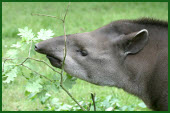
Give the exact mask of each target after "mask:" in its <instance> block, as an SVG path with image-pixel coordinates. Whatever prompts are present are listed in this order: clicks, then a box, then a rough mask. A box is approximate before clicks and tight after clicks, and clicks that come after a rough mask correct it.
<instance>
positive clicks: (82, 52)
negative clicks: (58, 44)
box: [77, 50, 88, 56]
mask: <svg viewBox="0 0 170 113" xmlns="http://www.w3.org/2000/svg"><path fill="white" fill-rule="evenodd" d="M77 52H80V54H81V55H82V56H87V55H88V52H87V51H86V50H77Z"/></svg>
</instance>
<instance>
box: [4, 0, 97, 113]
mask: <svg viewBox="0 0 170 113" xmlns="http://www.w3.org/2000/svg"><path fill="white" fill-rule="evenodd" d="M69 6H70V2H69V3H68V5H67V9H66V11H65V15H64V17H63V18H58V17H56V16H52V15H45V14H33V13H32V15H36V16H46V17H51V18H55V19H59V20H61V21H62V24H63V29H64V48H63V56H64V58H63V61H62V68H61V72H59V71H57V70H55V69H54V68H53V67H52V66H50V65H49V64H48V63H46V62H45V61H43V60H40V59H35V58H32V57H30V54H31V49H32V44H33V39H31V40H29V42H30V43H31V44H30V47H29V52H28V57H26V58H22V59H23V61H22V62H21V63H19V64H15V66H22V67H25V68H26V69H28V70H30V71H32V72H34V73H35V74H36V75H39V76H40V77H43V78H45V79H47V80H49V81H50V82H52V83H54V82H55V80H51V79H49V78H48V77H46V76H44V75H42V74H40V73H38V72H36V71H34V70H33V69H31V68H30V67H28V66H26V65H25V64H24V63H25V62H26V61H28V60H34V61H37V62H41V63H44V64H45V65H47V66H48V67H49V68H50V69H52V70H53V71H54V72H57V73H59V74H60V87H61V88H62V89H63V90H64V91H65V92H66V93H67V94H68V96H70V98H71V99H72V100H73V101H74V102H75V103H76V104H77V105H78V106H79V107H80V108H81V109H82V110H83V111H87V110H86V109H85V108H84V107H83V106H82V105H80V103H79V102H78V101H77V100H76V99H75V98H74V97H73V96H72V95H71V93H70V92H69V91H68V90H67V89H66V88H65V87H64V86H63V75H64V65H65V60H66V56H67V43H66V42H67V35H66V29H65V20H66V17H67V13H68V9H69ZM29 32H30V31H29ZM31 36H32V37H33V36H34V35H33V34H31ZM2 59H3V60H4V62H3V64H2V72H4V65H5V63H6V61H8V60H18V59H21V58H2ZM91 96H92V100H93V105H94V110H95V111H96V106H95V95H93V94H91ZM90 107H91V104H90V105H89V109H88V110H90Z"/></svg>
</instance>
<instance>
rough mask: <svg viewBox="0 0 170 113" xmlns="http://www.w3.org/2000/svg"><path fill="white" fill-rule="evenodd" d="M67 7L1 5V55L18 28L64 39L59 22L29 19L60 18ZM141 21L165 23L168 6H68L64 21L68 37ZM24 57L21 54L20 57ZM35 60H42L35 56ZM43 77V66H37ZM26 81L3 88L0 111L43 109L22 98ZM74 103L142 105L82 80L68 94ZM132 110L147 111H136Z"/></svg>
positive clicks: (57, 94) (14, 39)
mask: <svg viewBox="0 0 170 113" xmlns="http://www.w3.org/2000/svg"><path fill="white" fill-rule="evenodd" d="M66 7H67V3H59V2H58V3H57V2H56V3H48V2H46V3H41V2H37V3H36V2H34V3H31V2H29V3H27V2H22V3H17V2H11V3H3V6H2V52H3V56H5V53H6V51H7V50H9V49H10V45H11V44H13V43H16V42H17V41H18V40H19V38H18V36H17V34H18V28H24V27H25V26H28V27H29V28H31V29H32V30H33V32H34V33H36V32H38V31H39V30H40V29H42V28H44V29H51V30H53V31H54V33H55V36H59V35H63V28H62V24H61V22H60V21H59V20H55V19H53V18H48V17H38V16H31V13H40V14H48V15H55V16H58V17H61V16H63V14H64V11H65V9H66ZM141 17H151V18H156V19H161V20H168V3H163V2H161V3H157V2H152V3H149V2H147V3H144V2H142V3H138V2H136V3H133V2H129V3H123V2H122V3H117V2H112V3H106V2H105V3H97V2H93V3H77V2H75V3H71V6H70V9H69V13H68V15H67V18H66V32H67V34H73V33H80V32H88V31H92V30H95V29H97V28H99V27H101V26H103V25H106V24H108V23H110V22H112V21H114V20H119V19H136V18H141ZM22 54H23V53H22ZM36 57H37V58H39V57H40V58H42V59H43V58H44V56H41V55H37V56H36ZM40 67H41V68H43V69H42V72H43V74H49V73H51V72H50V71H47V72H44V71H43V70H44V68H46V67H44V66H43V65H40ZM25 83H26V80H25V79H24V78H23V77H22V76H19V77H18V78H16V80H15V81H14V82H13V83H10V84H3V86H2V110H3V111H13V110H16V111H18V110H39V109H41V108H43V107H44V106H43V105H41V103H40V102H39V101H38V100H36V101H30V100H29V99H27V98H26V97H25V96H24V87H23V86H24V85H25ZM70 92H71V93H72V94H73V95H74V97H75V98H76V99H79V100H81V99H82V98H85V99H89V98H90V92H95V93H96V94H97V96H98V97H105V96H108V95H113V96H114V97H115V98H118V99H119V100H120V104H122V105H132V104H138V103H140V102H141V100H140V99H138V98H137V97H135V96H133V95H130V94H128V93H126V92H124V91H123V90H122V89H117V88H114V87H101V86H96V85H93V84H90V83H87V82H85V81H82V80H77V84H76V85H74V87H73V88H72V89H71V90H70ZM53 96H55V97H57V98H59V99H60V101H62V102H65V103H70V101H71V99H70V98H69V97H68V96H67V94H66V93H64V92H63V91H60V92H54V94H53ZM135 110H149V109H141V108H136V109H135Z"/></svg>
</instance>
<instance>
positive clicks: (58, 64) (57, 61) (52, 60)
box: [47, 55, 62, 68]
mask: <svg viewBox="0 0 170 113" xmlns="http://www.w3.org/2000/svg"><path fill="white" fill-rule="evenodd" d="M47 58H48V59H49V61H50V63H51V65H52V66H54V67H57V68H61V67H62V61H61V60H60V59H59V58H57V57H53V56H49V55H47Z"/></svg>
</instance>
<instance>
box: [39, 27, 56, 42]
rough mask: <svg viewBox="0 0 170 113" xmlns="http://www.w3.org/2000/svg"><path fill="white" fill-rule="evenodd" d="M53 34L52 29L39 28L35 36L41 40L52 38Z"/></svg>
mask: <svg viewBox="0 0 170 113" xmlns="http://www.w3.org/2000/svg"><path fill="white" fill-rule="evenodd" d="M53 35H54V33H53V31H52V30H50V29H49V30H46V29H41V30H40V32H38V36H37V38H38V39H41V40H47V39H49V38H52V37H53Z"/></svg>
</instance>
